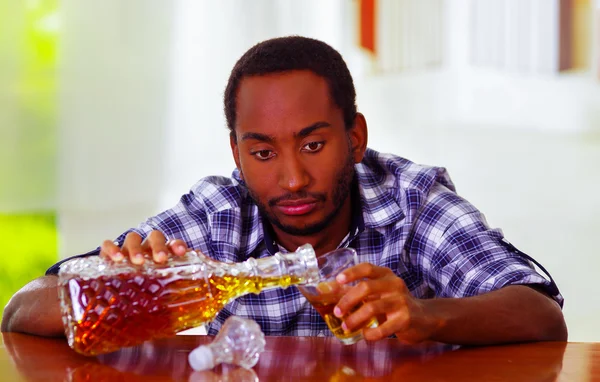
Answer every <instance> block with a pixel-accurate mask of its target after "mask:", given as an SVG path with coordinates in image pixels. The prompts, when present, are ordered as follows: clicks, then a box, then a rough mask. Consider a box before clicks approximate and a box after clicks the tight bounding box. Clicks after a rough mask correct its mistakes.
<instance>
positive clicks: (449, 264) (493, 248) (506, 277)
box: [428, 210, 564, 307]
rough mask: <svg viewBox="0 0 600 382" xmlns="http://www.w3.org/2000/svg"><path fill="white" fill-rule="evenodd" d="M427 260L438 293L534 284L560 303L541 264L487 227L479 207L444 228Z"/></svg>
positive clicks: (431, 282) (468, 292)
mask: <svg viewBox="0 0 600 382" xmlns="http://www.w3.org/2000/svg"><path fill="white" fill-rule="evenodd" d="M430 261H431V267H430V271H429V274H428V278H429V280H428V281H429V285H430V286H431V287H432V288H433V289H434V291H435V292H436V295H437V296H440V297H467V296H475V295H480V294H483V293H486V292H490V291H493V290H497V289H500V288H502V287H504V286H507V285H536V286H538V287H541V288H542V289H543V290H544V291H545V292H546V293H547V294H548V295H549V296H551V297H552V298H553V299H554V300H555V301H556V302H558V304H559V305H560V306H561V307H562V306H563V302H564V299H563V297H562V295H561V294H560V292H559V290H558V288H557V286H556V284H555V283H554V281H553V280H552V277H551V276H550V275H549V274H548V273H547V272H546V270H545V269H544V268H543V266H541V265H540V264H539V263H537V262H536V261H535V260H533V259H532V258H531V257H529V256H528V255H526V254H524V253H523V252H521V251H519V250H518V249H517V248H516V247H514V246H513V245H512V244H511V243H510V242H508V241H507V240H506V239H505V238H504V237H503V235H502V232H501V231H500V230H498V229H490V228H489V227H488V225H487V222H486V221H485V218H484V216H483V215H482V214H481V213H480V212H479V211H476V210H475V211H471V212H469V213H466V214H464V215H461V216H459V217H458V218H456V219H455V220H454V221H453V222H452V223H451V224H450V225H449V226H448V227H447V228H446V229H445V230H444V232H443V233H442V235H441V236H440V238H439V242H438V245H437V248H436V249H435V251H434V252H433V256H432V258H431V259H430ZM532 263H536V264H537V265H538V267H539V268H540V269H541V270H542V272H544V273H546V275H547V278H546V277H544V276H542V274H541V273H539V272H538V271H536V269H535V267H534V266H533V264H532Z"/></svg>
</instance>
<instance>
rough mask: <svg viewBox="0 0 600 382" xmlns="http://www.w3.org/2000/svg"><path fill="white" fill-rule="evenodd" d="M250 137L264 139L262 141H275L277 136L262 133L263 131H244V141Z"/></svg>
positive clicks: (258, 139)
mask: <svg viewBox="0 0 600 382" xmlns="http://www.w3.org/2000/svg"><path fill="white" fill-rule="evenodd" d="M248 139H256V140H257V141H262V142H269V143H271V142H273V141H275V137H274V136H272V135H268V134H262V133H252V132H250V133H244V134H243V135H242V141H246V140H248Z"/></svg>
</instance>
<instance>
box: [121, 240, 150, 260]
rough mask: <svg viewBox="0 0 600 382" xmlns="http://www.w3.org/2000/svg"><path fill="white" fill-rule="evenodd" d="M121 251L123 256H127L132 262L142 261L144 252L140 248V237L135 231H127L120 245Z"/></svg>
mask: <svg viewBox="0 0 600 382" xmlns="http://www.w3.org/2000/svg"><path fill="white" fill-rule="evenodd" d="M121 251H123V254H124V255H125V256H129V260H131V262H132V263H133V264H143V263H144V252H143V250H142V237H141V236H140V235H138V234H137V233H135V232H129V233H128V234H127V236H125V241H124V242H123V246H122V247H121Z"/></svg>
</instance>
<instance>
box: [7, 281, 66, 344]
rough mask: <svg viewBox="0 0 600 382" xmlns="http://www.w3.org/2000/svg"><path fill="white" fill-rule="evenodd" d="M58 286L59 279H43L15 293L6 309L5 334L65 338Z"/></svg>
mask: <svg viewBox="0 0 600 382" xmlns="http://www.w3.org/2000/svg"><path fill="white" fill-rule="evenodd" d="M57 285H58V277H56V276H43V277H40V278H37V279H35V280H33V281H31V282H30V283H28V284H27V285H25V286H24V287H23V288H21V289H20V290H19V291H18V292H17V293H15V295H14V296H13V297H12V298H11V299H10V301H9V302H8V304H7V305H6V307H5V308H4V313H3V315H2V331H3V332H22V333H29V334H35V335H40V336H64V335H65V331H64V327H63V323H62V319H61V313H60V303H59V301H58V289H57Z"/></svg>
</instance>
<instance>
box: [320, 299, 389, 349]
mask: <svg viewBox="0 0 600 382" xmlns="http://www.w3.org/2000/svg"><path fill="white" fill-rule="evenodd" d="M311 303H312V305H313V307H314V308H315V310H316V311H317V312H319V314H320V315H321V317H323V320H325V323H327V326H328V327H329V330H331V332H332V333H333V334H334V335H335V336H336V337H337V338H338V339H339V340H340V341H341V342H342V343H344V344H347V345H350V344H353V343H355V342H358V341H360V340H361V339H362V338H363V337H362V329H359V330H355V331H349V330H344V329H343V328H342V323H343V318H339V317H337V316H336V315H334V314H333V308H335V305H336V304H337V302H330V303H324V302H318V301H313V302H311ZM361 306H362V304H361V305H358V306H356V307H355V308H354V309H353V310H352V311H350V313H348V314H347V315H346V316H348V315H349V314H351V313H354V312H355V311H357V310H358V309H359V308H360V307H361ZM377 325H378V322H377V319H376V318H373V319H372V320H371V321H369V322H368V323H367V325H365V326H364V327H365V328H375V327H377Z"/></svg>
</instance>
